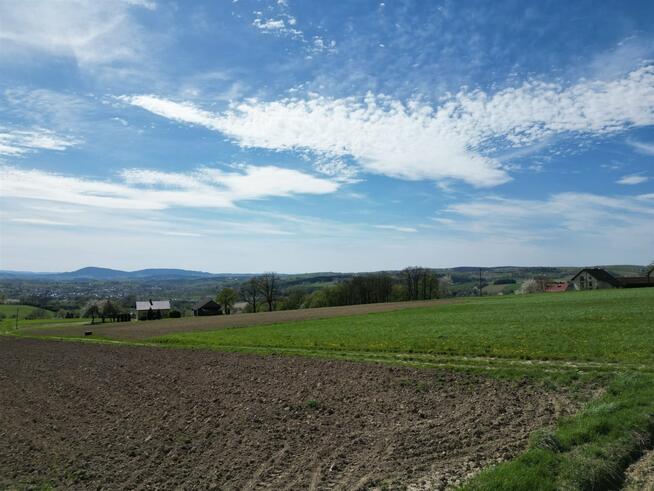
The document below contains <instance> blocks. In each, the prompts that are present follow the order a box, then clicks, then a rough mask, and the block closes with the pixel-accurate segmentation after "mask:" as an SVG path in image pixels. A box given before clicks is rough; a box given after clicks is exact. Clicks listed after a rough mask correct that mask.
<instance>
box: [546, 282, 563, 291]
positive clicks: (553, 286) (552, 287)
mask: <svg viewBox="0 0 654 491" xmlns="http://www.w3.org/2000/svg"><path fill="white" fill-rule="evenodd" d="M567 289H568V282H567V281H557V282H556V283H548V284H547V285H545V291H546V292H549V293H556V292H564V291H566V290H567Z"/></svg>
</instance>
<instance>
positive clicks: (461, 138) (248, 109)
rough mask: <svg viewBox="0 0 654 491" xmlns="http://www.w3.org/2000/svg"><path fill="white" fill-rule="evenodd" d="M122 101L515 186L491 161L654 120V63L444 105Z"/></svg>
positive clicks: (419, 169) (296, 143)
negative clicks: (600, 77)
mask: <svg viewBox="0 0 654 491" xmlns="http://www.w3.org/2000/svg"><path fill="white" fill-rule="evenodd" d="M121 99H122V100H123V101H124V102H127V103H129V104H132V105H134V106H138V107H141V108H143V109H145V110H147V111H150V112H152V113H154V114H157V115H159V116H162V117H164V118H168V119H171V120H174V121H178V122H182V123H188V124H194V125H199V126H203V127H206V128H208V129H211V130H213V131H217V132H220V133H222V134H225V135H227V136H228V137H230V138H231V139H233V140H234V141H235V142H237V143H238V144H239V145H240V146H242V147H245V148H253V147H256V148H265V149H270V150H277V151H288V150H291V151H298V150H299V151H310V152H313V153H314V154H315V155H316V156H317V157H318V158H323V159H324V158H340V157H352V158H353V159H355V161H356V163H357V164H358V166H359V167H360V168H361V169H362V170H364V171H366V172H369V173H374V174H382V175H386V176H389V177H394V178H400V179H407V180H441V179H457V180H461V181H465V182H467V183H469V184H471V185H473V186H477V187H488V186H497V185H499V184H502V183H505V182H507V181H508V180H510V179H511V178H510V176H509V172H508V170H507V168H505V167H503V165H502V163H501V161H500V160H498V159H497V158H494V157H493V156H492V155H493V154H494V153H497V152H498V151H502V150H503V149H504V150H505V149H507V148H522V147H525V146H528V145H534V144H536V143H538V142H541V141H543V140H545V139H547V138H550V137H552V136H555V135H560V134H580V135H589V136H604V135H610V134H614V133H618V132H621V131H624V130H626V129H628V128H630V127H637V126H645V125H651V124H654V66H644V67H642V68H639V69H637V70H634V71H632V72H631V73H629V74H628V75H627V76H626V77H623V78H620V79H617V80H613V81H581V82H579V83H577V84H575V85H571V86H568V87H564V86H562V85H559V84H553V83H544V82H536V81H532V82H527V83H524V84H523V85H521V86H519V87H517V88H508V89H504V90H501V91H499V92H497V93H495V94H488V93H486V92H483V91H481V90H477V91H472V92H460V93H459V94H456V95H453V96H451V97H450V98H448V99H447V100H445V101H444V102H442V103H441V104H440V105H439V106H437V107H433V106H430V105H428V104H424V103H420V102H417V101H409V102H406V103H404V102H401V101H398V100H394V99H391V98H388V97H385V96H381V95H373V94H368V95H367V96H365V97H364V98H354V97H352V98H343V99H333V98H326V97H320V96H311V97H308V98H306V99H300V98H289V99H282V100H279V101H273V102H262V101H258V100H246V101H244V102H242V103H239V104H233V105H232V106H231V108H230V109H229V110H228V111H225V112H223V113H212V112H209V111H205V110H202V109H200V108H198V107H195V106H193V105H191V104H187V103H179V102H175V101H171V100H167V99H164V98H160V97H157V96H153V95H137V96H122V97H121Z"/></svg>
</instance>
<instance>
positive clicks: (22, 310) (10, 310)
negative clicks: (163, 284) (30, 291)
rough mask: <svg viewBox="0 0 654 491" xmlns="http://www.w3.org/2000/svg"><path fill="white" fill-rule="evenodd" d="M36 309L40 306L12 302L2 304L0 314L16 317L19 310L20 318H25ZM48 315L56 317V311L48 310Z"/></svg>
mask: <svg viewBox="0 0 654 491" xmlns="http://www.w3.org/2000/svg"><path fill="white" fill-rule="evenodd" d="M35 310H38V307H34V306H32V305H22V304H20V305H12V304H0V314H3V315H4V316H5V317H7V318H9V317H11V318H16V312H18V319H25V317H26V316H27V315H29V314H31V313H32V312H34V311H35ZM45 312H46V315H47V316H48V317H49V318H53V317H54V312H51V311H50V310H46V311H45Z"/></svg>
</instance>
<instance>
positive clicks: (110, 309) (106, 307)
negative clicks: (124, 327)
mask: <svg viewBox="0 0 654 491" xmlns="http://www.w3.org/2000/svg"><path fill="white" fill-rule="evenodd" d="M116 314H118V307H117V306H116V305H114V303H113V302H112V301H111V300H105V301H104V302H102V305H101V306H100V316H101V317H102V322H104V320H105V318H106V317H109V318H110V319H111V320H116Z"/></svg>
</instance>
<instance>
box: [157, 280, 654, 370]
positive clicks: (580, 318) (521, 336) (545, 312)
mask: <svg viewBox="0 0 654 491" xmlns="http://www.w3.org/2000/svg"><path fill="white" fill-rule="evenodd" d="M653 323H654V289H649V288H645V289H636V290H604V291H595V292H574V293H573V292H571V293H561V294H542V295H525V296H519V295H515V296H511V297H489V298H481V299H476V300H469V301H467V302H464V303H460V304H446V305H441V306H437V307H430V308H424V309H407V310H401V311H396V312H389V313H378V314H367V315H360V316H352V317H339V318H332V319H322V320H313V321H304V322H296V323H288V324H275V325H268V326H256V327H249V328H246V329H223V330H218V331H208V332H187V333H182V334H174V335H168V336H163V337H158V338H153V339H151V341H152V342H155V343H162V344H167V345H177V346H186V347H202V348H211V349H237V348H242V349H248V348H257V349H263V350H270V351H274V350H279V349H289V350H297V351H302V350H320V351H324V352H326V353H328V352H330V351H339V352H341V351H355V352H365V351H368V352H382V353H383V352H388V353H405V354H406V353H415V354H435V355H453V356H477V357H493V358H495V357H497V358H508V359H522V360H532V359H534V360H569V361H597V362H611V363H616V362H617V363H624V364H629V365H633V364H647V365H648V364H653V363H654V326H653Z"/></svg>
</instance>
